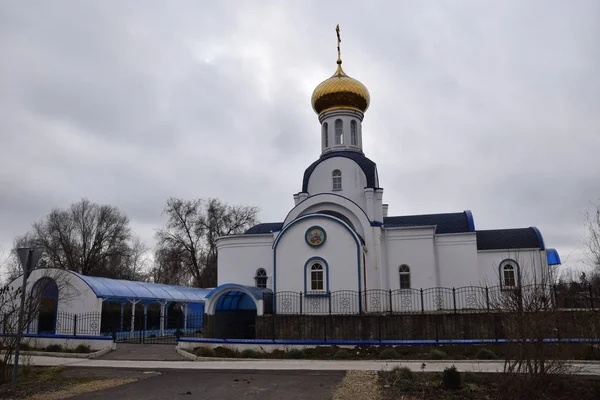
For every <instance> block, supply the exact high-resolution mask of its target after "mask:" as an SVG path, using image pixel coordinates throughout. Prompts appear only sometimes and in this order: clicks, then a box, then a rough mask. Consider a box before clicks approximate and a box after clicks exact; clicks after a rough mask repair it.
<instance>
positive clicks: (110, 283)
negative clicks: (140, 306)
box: [70, 271, 212, 302]
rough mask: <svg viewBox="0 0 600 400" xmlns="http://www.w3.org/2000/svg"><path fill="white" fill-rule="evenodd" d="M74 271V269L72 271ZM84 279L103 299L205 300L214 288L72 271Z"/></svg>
mask: <svg viewBox="0 0 600 400" xmlns="http://www.w3.org/2000/svg"><path fill="white" fill-rule="evenodd" d="M70 272H72V271H70ZM72 273H73V274H75V275H77V276H78V277H79V278H80V279H81V280H83V281H84V282H85V283H87V285H88V286H89V287H90V288H91V289H92V290H93V291H94V293H95V294H96V296H97V297H99V298H103V299H108V298H110V299H132V300H134V299H139V300H166V301H183V302H185V301H195V302H198V301H204V299H205V297H206V295H207V294H208V293H209V292H210V291H211V290H212V289H201V288H193V287H186V286H175V285H163V284H161V283H149V282H136V281H126V280H121V279H110V278H100V277H97V276H87V275H81V274H78V273H76V272H72Z"/></svg>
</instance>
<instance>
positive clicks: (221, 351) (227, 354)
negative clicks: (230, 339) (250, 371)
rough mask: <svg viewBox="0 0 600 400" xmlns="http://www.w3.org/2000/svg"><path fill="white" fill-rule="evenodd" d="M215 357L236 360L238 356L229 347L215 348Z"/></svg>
mask: <svg viewBox="0 0 600 400" xmlns="http://www.w3.org/2000/svg"><path fill="white" fill-rule="evenodd" d="M215 356H217V357H223V358H234V357H235V356H236V352H235V351H234V350H232V349H230V348H228V347H223V346H219V347H215Z"/></svg>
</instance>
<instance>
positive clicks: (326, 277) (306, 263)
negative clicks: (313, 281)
mask: <svg viewBox="0 0 600 400" xmlns="http://www.w3.org/2000/svg"><path fill="white" fill-rule="evenodd" d="M315 262H319V263H320V264H321V265H323V267H324V268H325V271H324V272H325V293H319V292H317V293H314V292H316V291H313V290H312V289H311V290H309V289H308V286H307V276H308V274H309V272H310V271H308V266H309V265H311V264H313V263H315ZM310 292H313V293H310ZM327 293H329V264H327V261H325V259H324V258H321V257H311V258H309V259H308V261H306V262H305V263H304V295H305V296H327V295H328V294H327Z"/></svg>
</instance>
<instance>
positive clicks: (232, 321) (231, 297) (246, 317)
mask: <svg viewBox="0 0 600 400" xmlns="http://www.w3.org/2000/svg"><path fill="white" fill-rule="evenodd" d="M255 324H256V304H255V303H254V300H252V299H251V298H250V296H248V295H247V294H246V293H244V292H242V291H238V290H233V291H230V292H227V293H225V294H223V295H222V296H221V297H220V298H219V299H218V300H217V304H216V307H215V316H214V325H213V332H212V335H213V336H214V337H217V338H223V339H254V338H255V337H256V327H255Z"/></svg>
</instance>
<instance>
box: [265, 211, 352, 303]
mask: <svg viewBox="0 0 600 400" xmlns="http://www.w3.org/2000/svg"><path fill="white" fill-rule="evenodd" d="M314 218H323V219H330V220H332V221H335V222H337V223H338V224H340V225H342V226H343V227H344V228H346V230H347V231H348V232H349V233H350V236H351V237H352V238H353V239H354V241H355V243H356V268H357V271H358V291H359V292H360V291H361V290H362V280H361V271H360V267H361V261H360V249H361V246H360V238H359V236H358V234H357V233H356V232H355V231H354V230H352V228H350V227H349V226H348V224H346V223H345V222H344V221H342V220H341V219H339V218H335V217H332V216H331V215H327V214H309V215H304V216H302V217H299V218H296V219H295V220H293V221H292V222H290V223H289V224H287V225H286V226H285V227H284V228H283V229H282V230H281V233H280V234H279V235H277V238H276V239H275V242H274V243H273V295H275V294H277V246H278V245H279V242H280V240H281V238H282V237H283V236H284V235H285V233H286V232H287V231H288V229H289V228H291V227H292V226H294V225H295V224H297V223H298V222H301V221H304V220H306V219H314ZM358 309H359V310H362V296H359V297H358ZM273 312H275V313H276V312H277V302H274V303H273Z"/></svg>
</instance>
